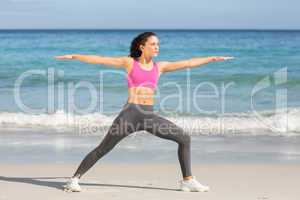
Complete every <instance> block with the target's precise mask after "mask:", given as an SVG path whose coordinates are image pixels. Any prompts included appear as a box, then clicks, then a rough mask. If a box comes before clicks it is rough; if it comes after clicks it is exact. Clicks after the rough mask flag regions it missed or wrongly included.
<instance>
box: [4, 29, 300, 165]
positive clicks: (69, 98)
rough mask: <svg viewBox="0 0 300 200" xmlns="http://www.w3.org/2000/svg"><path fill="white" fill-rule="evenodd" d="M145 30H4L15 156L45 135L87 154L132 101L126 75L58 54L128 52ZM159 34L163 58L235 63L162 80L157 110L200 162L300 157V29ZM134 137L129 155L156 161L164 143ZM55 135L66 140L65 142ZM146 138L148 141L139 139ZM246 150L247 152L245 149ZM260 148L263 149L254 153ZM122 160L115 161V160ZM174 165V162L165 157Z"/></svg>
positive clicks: (7, 116)
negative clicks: (188, 137)
mask: <svg viewBox="0 0 300 200" xmlns="http://www.w3.org/2000/svg"><path fill="white" fill-rule="evenodd" d="M140 32H142V31H141V30H105V31H104V30H68V31H66V30H48V31H47V30H35V31H34V30H27V31H24V30H23V31H21V30H19V31H16V30H6V31H4V30H2V31H0V47H1V48H0V130H1V133H0V134H1V135H0V137H1V141H0V143H1V148H2V152H5V150H6V151H8V152H13V151H11V149H10V148H12V149H15V150H16V152H18V151H17V148H19V147H20V146H22V147H23V148H29V150H28V151H29V152H34V151H33V150H34V148H36V147H40V146H41V145H42V144H44V143H43V140H45V139H46V140H48V141H53V143H51V145H50V146H49V143H47V144H44V145H42V146H43V147H44V148H48V147H49V148H50V149H52V150H53V151H54V152H56V150H57V149H60V150H61V149H63V152H65V151H66V148H67V149H68V147H67V144H70V145H71V146H70V148H71V147H72V148H75V149H76V144H77V143H76V144H72V142H70V141H72V139H74V140H75V141H77V140H82V141H84V143H83V144H86V145H87V146H84V145H83V147H82V146H80V145H79V147H78V148H79V149H77V150H78V151H79V152H80V151H81V150H82V149H81V150H80V147H81V148H83V149H84V148H88V149H90V148H92V147H93V145H95V144H94V142H95V138H99V141H97V143H99V142H100V141H101V137H102V136H103V135H104V134H105V132H106V130H107V128H108V127H109V126H110V124H111V122H112V120H113V119H114V117H115V116H116V115H117V114H118V112H119V111H120V110H121V109H122V107H123V105H124V104H125V103H126V100H127V83H126V78H125V72H124V71H122V70H120V69H116V68H111V67H109V66H103V65H91V64H87V63H82V62H79V61H74V60H72V61H70V60H68V61H58V60H55V59H54V58H53V57H54V56H57V55H64V54H93V55H104V56H127V55H128V53H129V46H130V42H131V40H132V39H133V38H134V37H135V36H136V35H137V34H138V33H140ZM155 32H156V33H157V34H158V37H159V39H160V45H161V46H160V54H159V55H158V56H157V57H155V61H165V60H166V61H176V60H182V59H189V58H192V57H205V56H234V57H235V58H236V59H234V60H230V61H226V62H216V63H210V64H207V65H203V66H201V67H199V68H194V69H189V70H180V71H176V72H172V73H166V74H164V75H162V76H161V78H160V81H159V85H158V89H157V93H156V97H155V99H156V104H155V108H156V112H158V113H159V114H161V115H163V116H165V117H167V118H169V119H170V120H172V121H174V122H175V123H177V124H178V125H180V126H182V127H183V128H184V129H185V130H187V131H188V132H190V133H191V134H192V136H193V138H194V141H198V142H194V144H193V148H194V149H199V152H200V153H201V150H202V154H201V155H199V157H202V158H203V157H205V156H204V155H208V154H205V152H209V151H210V152H214V153H215V154H214V156H212V157H213V158H215V160H220V159H221V158H224V157H225V158H226V155H227V156H228V155H232V156H233V157H230V159H231V160H232V159H233V160H234V159H235V160H239V159H240V157H246V158H248V159H249V160H251V159H252V160H256V161H258V160H261V161H263V160H268V159H266V158H269V160H270V161H271V160H272V161H277V160H278V159H279V158H280V159H281V161H282V160H284V161H287V160H292V161H293V162H294V161H297V162H299V161H300V149H299V148H298V146H299V144H300V142H299V135H300V125H299V119H300V107H299V106H300V101H299V100H300V31H238V30H234V31H233V30H232V31H231V30H223V31H222V30H218V31H217V30H206V31H198V30H186V31H175V30H173V31H172V30H157V31H155ZM12 130H13V131H12ZM28 131H29V132H30V134H28ZM24 135H25V136H24ZM52 136H53V137H52ZM135 136H136V137H131V138H130V139H128V141H126V142H125V143H126V144H127V145H129V146H130V148H127V149H131V150H132V151H134V150H135V151H137V152H140V154H138V155H140V156H137V157H139V158H142V157H144V156H145V155H146V154H147V155H152V154H151V153H153V151H151V147H152V146H151V145H150V146H149V148H148V147H147V144H152V145H154V144H157V141H160V140H157V139H156V138H154V137H150V136H148V135H147V134H143V133H141V134H136V135H135ZM47 137H50V138H52V140H51V139H49V138H47ZM55 138H60V139H59V141H68V142H67V143H66V142H62V143H61V142H58V143H57V142H55V141H57V140H56V139H55ZM144 138H147V142H142V143H139V142H140V141H142V140H145V139H144ZM260 139H262V140H263V141H264V142H262V141H261V140H260ZM16 141H19V143H18V142H16ZM239 141H240V143H239ZM242 141H244V142H245V141H246V143H247V142H248V143H247V144H248V145H246V146H245V143H243V142H242ZM266 141H268V142H266ZM161 142H162V143H158V144H161V145H158V146H156V150H160V151H166V152H168V151H171V150H172V149H174V148H175V146H174V145H173V146H172V145H166V144H167V142H166V141H161ZM79 143H80V142H79ZM37 144H38V145H37ZM226 144H228V145H226ZM231 144H232V145H233V146H234V148H233V146H232V145H231ZM77 145H78V144H77ZM140 145H142V147H141V146H140ZM279 146H283V147H284V148H278V147H279ZM140 147H141V148H140ZM143 147H144V148H143ZM221 147H222V148H221ZM243 147H246V149H245V155H244V154H243V155H242V152H240V149H239V148H243ZM257 147H259V148H257ZM70 148H69V149H70ZM72 148H71V149H72ZM120 148H121V147H120ZM253 148H257V149H258V150H257V152H253V151H251V149H253ZM125 149H126V148H125ZM120 151H121V150H120ZM128 151H129V150H128ZM45 152H49V151H45ZM141 152H142V153H141ZM258 153H260V154H259V155H261V156H262V157H260V156H259V155H258ZM240 154H241V155H242V156H241V155H240ZM3 155H4V154H3ZM76 155H77V156H76ZM76 155H75V157H76V158H79V157H80V156H78V154H76ZM209 155H211V154H209ZM239 155H240V157H239ZM247 155H248V157H247ZM0 156H1V155H0ZM1 157H2V156H1ZM291 157H292V159H289V158H291ZM149 158H153V156H149ZM53 159H54V158H53ZM64 159H65V158H61V160H64ZM118 159H120V157H118V156H116V159H115V160H118ZM168 159H169V160H170V159H171V158H165V160H168ZM280 159H279V160H280ZM13 160H16V159H13ZM161 160H163V158H162V159H161ZM196 160H197V159H196ZM199 160H201V159H200V158H199ZM206 160H210V159H209V157H208V158H207V159H206ZM221 160H222V159H221ZM246 160H247V159H246Z"/></svg>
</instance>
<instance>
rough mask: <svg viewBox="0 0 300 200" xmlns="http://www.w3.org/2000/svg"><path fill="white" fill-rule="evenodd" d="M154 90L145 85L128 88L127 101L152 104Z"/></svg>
mask: <svg viewBox="0 0 300 200" xmlns="http://www.w3.org/2000/svg"><path fill="white" fill-rule="evenodd" d="M154 93H155V92H154V90H153V89H151V88H147V87H131V88H129V89H128V103H133V104H141V105H153V104H154Z"/></svg>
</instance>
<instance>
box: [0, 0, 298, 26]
mask: <svg viewBox="0 0 300 200" xmlns="http://www.w3.org/2000/svg"><path fill="white" fill-rule="evenodd" d="M299 8H300V1H299V0H277V1H276V0H206V1H204V0H148V1H145V0H0V29H300V20H299V19H300V12H299Z"/></svg>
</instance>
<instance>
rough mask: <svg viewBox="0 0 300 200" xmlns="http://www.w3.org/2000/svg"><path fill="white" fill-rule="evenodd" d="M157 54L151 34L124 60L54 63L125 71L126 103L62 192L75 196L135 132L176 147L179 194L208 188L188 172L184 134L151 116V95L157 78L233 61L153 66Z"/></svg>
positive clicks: (88, 58)
mask: <svg viewBox="0 0 300 200" xmlns="http://www.w3.org/2000/svg"><path fill="white" fill-rule="evenodd" d="M158 53H159V39H158V37H157V35H156V34H155V33H153V32H144V33H141V34H139V35H138V36H137V37H135V38H134V39H133V41H132V42H131V47H130V55H129V56H128V57H103V56H93V55H78V54H72V55H64V56H57V57H56V59H77V60H80V61H82V62H87V63H90V64H102V65H108V66H114V67H118V68H124V69H125V70H126V71H127V82H128V101H127V104H126V105H125V106H124V108H123V110H122V111H121V112H120V113H119V115H118V116H117V117H116V119H115V120H114V121H113V124H112V126H111V127H110V129H109V130H108V132H107V134H106V136H105V137H104V139H103V140H102V142H101V143H100V144H99V146H97V147H96V148H95V149H94V150H93V151H91V152H90V153H89V154H88V155H87V156H86V157H85V158H84V160H83V161H82V162H81V164H80V166H79V167H78V169H77V171H76V172H75V173H74V175H73V177H72V178H70V180H69V181H68V182H67V184H66V185H65V189H66V190H68V191H72V192H79V191H81V188H80V186H79V184H78V181H79V179H80V178H81V177H82V175H84V173H86V172H87V171H88V170H89V169H90V168H91V167H92V166H93V165H94V164H95V163H96V162H97V161H98V160H99V159H100V158H102V157H103V156H104V155H105V154H107V153H108V152H109V151H111V150H112V149H113V147H114V146H115V145H116V144H117V143H118V142H120V141H121V140H122V139H123V138H125V137H126V136H128V135H129V134H131V133H134V132H136V131H141V130H145V131H147V132H149V133H151V134H153V135H156V136H158V137H161V138H164V139H168V140H172V141H174V142H176V143H177V144H178V152H177V153H178V159H179V163H180V167H181V172H182V176H183V180H181V181H180V189H181V190H182V191H197V192H199V191H202V192H204V191H208V190H209V187H208V186H205V185H202V184H200V183H199V182H198V181H197V180H196V178H195V176H193V175H192V171H191V152H190V151H191V139H190V136H189V135H188V134H186V133H185V132H184V130H183V129H182V128H180V127H178V126H176V125H175V124H174V123H172V122H170V121H168V120H167V119H164V118H162V117H160V116H158V115H156V114H154V112H153V104H154V91H155V88H156V86H157V82H158V79H159V76H160V75H161V74H163V73H166V72H171V71H176V70H180V69H185V68H193V67H197V66H200V65H204V64H207V63H210V62H214V61H223V60H228V59H232V58H233V57H205V58H191V59H187V60H181V61H176V62H162V61H161V62H154V61H153V57H155V56H157V55H158Z"/></svg>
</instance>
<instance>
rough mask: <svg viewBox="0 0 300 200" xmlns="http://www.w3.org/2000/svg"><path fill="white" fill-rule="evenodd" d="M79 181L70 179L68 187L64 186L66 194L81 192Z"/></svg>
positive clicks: (75, 178)
mask: <svg viewBox="0 0 300 200" xmlns="http://www.w3.org/2000/svg"><path fill="white" fill-rule="evenodd" d="M78 181H79V179H78V178H77V177H74V178H70V179H69V180H68V181H67V183H66V185H64V191H66V192H80V191H81V187H80V185H79V184H78Z"/></svg>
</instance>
